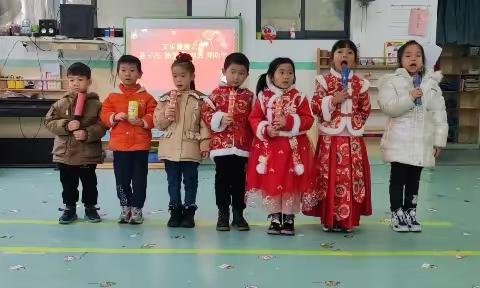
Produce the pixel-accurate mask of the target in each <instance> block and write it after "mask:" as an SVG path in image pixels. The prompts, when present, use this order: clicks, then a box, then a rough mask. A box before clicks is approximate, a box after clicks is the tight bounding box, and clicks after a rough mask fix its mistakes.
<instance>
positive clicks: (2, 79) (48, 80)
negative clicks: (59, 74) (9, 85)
mask: <svg viewBox="0 0 480 288" xmlns="http://www.w3.org/2000/svg"><path fill="white" fill-rule="evenodd" d="M0 81H37V82H64V81H65V82H66V81H68V79H30V78H25V79H24V78H22V79H10V78H0Z"/></svg>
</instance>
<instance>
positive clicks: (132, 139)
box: [101, 55, 157, 224]
mask: <svg viewBox="0 0 480 288" xmlns="http://www.w3.org/2000/svg"><path fill="white" fill-rule="evenodd" d="M117 73H118V76H119V78H120V80H121V81H122V84H120V87H119V88H120V90H121V92H119V93H111V94H110V95H109V96H108V98H107V99H106V100H105V102H103V106H102V107H103V108H102V113H101V119H102V122H103V123H104V124H105V125H107V127H111V128H112V129H111V132H110V144H109V148H110V150H112V151H113V158H114V159H113V169H114V172H115V182H116V185H117V195H118V198H119V200H120V206H121V213H120V217H119V221H118V222H119V223H130V224H142V223H143V215H142V208H143V205H144V203H145V198H146V190H147V174H148V152H149V150H150V141H151V139H152V133H151V129H152V128H153V112H154V111H155V107H156V106H157V102H156V101H155V99H154V98H153V96H152V95H150V94H149V93H147V91H146V90H145V89H144V88H143V87H141V86H140V85H139V84H138V83H137V80H138V79H140V78H141V77H142V64H141V62H140V60H139V59H138V58H137V57H135V56H131V55H123V56H122V57H120V59H119V60H118V64H117Z"/></svg>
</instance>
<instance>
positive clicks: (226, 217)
mask: <svg viewBox="0 0 480 288" xmlns="http://www.w3.org/2000/svg"><path fill="white" fill-rule="evenodd" d="M217 231H230V209H229V208H222V209H219V210H218V220H217Z"/></svg>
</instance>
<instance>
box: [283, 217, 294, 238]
mask: <svg viewBox="0 0 480 288" xmlns="http://www.w3.org/2000/svg"><path fill="white" fill-rule="evenodd" d="M294 219H295V215H293V214H283V226H282V231H281V233H282V234H283V235H287V236H293V235H295V223H294Z"/></svg>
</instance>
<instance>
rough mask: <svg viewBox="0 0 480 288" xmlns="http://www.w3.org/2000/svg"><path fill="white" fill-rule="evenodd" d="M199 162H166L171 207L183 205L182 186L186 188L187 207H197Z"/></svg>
mask: <svg viewBox="0 0 480 288" xmlns="http://www.w3.org/2000/svg"><path fill="white" fill-rule="evenodd" d="M198 165H199V163H198V162H192V161H179V162H176V161H168V160H165V172H167V181H168V194H169V195H170V203H169V206H179V205H182V194H181V193H180V191H181V185H182V177H183V185H184V187H185V207H188V206H191V205H195V201H196V198H197V188H198Z"/></svg>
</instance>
